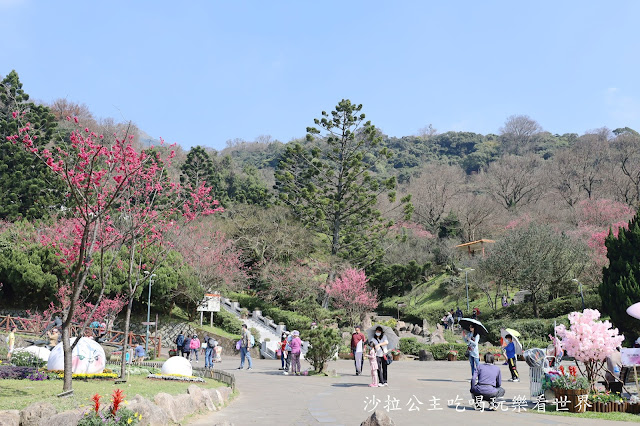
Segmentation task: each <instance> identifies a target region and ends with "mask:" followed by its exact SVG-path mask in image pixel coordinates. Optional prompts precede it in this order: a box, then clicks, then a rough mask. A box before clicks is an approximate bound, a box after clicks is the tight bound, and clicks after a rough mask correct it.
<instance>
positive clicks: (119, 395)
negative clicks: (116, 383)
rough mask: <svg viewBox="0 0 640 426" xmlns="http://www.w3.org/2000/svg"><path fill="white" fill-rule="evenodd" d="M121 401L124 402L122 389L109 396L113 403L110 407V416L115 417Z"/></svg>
mask: <svg viewBox="0 0 640 426" xmlns="http://www.w3.org/2000/svg"><path fill="white" fill-rule="evenodd" d="M122 401H124V393H123V392H122V389H116V390H114V391H113V394H111V402H112V403H113V405H112V406H111V415H112V416H115V415H116V413H117V412H118V409H119V408H120V404H122Z"/></svg>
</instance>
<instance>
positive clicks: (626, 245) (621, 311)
mask: <svg viewBox="0 0 640 426" xmlns="http://www.w3.org/2000/svg"><path fill="white" fill-rule="evenodd" d="M605 245H606V247H607V257H608V258H609V266H607V267H605V268H604V269H603V271H602V284H600V289H599V290H600V297H601V298H602V310H603V311H604V312H605V313H606V314H608V315H609V316H611V320H612V321H613V323H614V325H615V326H616V327H618V329H620V330H621V331H622V332H631V333H632V334H634V335H635V334H638V333H639V332H640V322H639V321H638V320H636V319H634V318H632V317H630V316H629V315H627V312H626V309H627V308H628V307H629V306H631V305H632V304H634V303H636V302H640V285H639V283H638V280H639V279H640V262H639V261H638V260H639V259H638V253H640V224H639V223H638V214H637V213H636V216H635V217H634V218H633V219H631V221H629V229H624V228H620V230H619V233H618V237H617V238H616V237H615V235H614V234H613V232H612V231H609V236H608V237H607V239H606V241H605Z"/></svg>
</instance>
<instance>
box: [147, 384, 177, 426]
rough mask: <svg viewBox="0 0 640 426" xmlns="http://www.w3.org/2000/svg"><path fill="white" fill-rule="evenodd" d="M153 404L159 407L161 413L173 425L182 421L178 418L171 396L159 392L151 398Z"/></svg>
mask: <svg viewBox="0 0 640 426" xmlns="http://www.w3.org/2000/svg"><path fill="white" fill-rule="evenodd" d="M153 402H155V403H156V405H157V406H158V407H160V409H161V410H162V412H163V413H164V414H165V415H166V416H167V418H168V419H169V420H171V421H172V422H173V423H178V422H179V421H180V420H182V417H178V413H177V410H176V402H175V401H174V399H173V396H171V395H169V394H168V393H165V392H160V393H158V394H156V396H155V397H154V398H153Z"/></svg>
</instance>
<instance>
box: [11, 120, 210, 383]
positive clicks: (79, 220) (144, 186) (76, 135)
mask: <svg viewBox="0 0 640 426" xmlns="http://www.w3.org/2000/svg"><path fill="white" fill-rule="evenodd" d="M13 116H14V118H15V119H16V120H20V119H21V117H22V116H23V115H22V114H21V112H20V111H16V112H15V113H14V114H13ZM67 120H68V121H69V122H75V123H76V124H77V123H78V119H77V118H74V119H73V120H72V119H71V118H70V117H67ZM30 127H31V125H30V124H29V123H26V124H22V123H19V129H18V134H16V135H12V136H9V137H8V139H9V140H10V141H12V142H14V143H19V144H21V145H22V146H23V147H24V148H25V149H26V150H27V151H28V152H31V153H32V154H33V155H35V156H37V157H38V158H40V159H42V161H43V162H44V163H45V164H46V165H47V166H48V167H49V168H50V170H51V171H52V172H53V174H54V175H55V176H57V177H58V178H59V179H61V180H62V182H64V183H65V184H66V189H67V197H68V199H69V203H68V205H66V206H61V212H62V213H64V216H65V217H68V218H69V219H66V220H63V221H60V222H59V227H58V229H57V230H56V232H54V233H53V235H51V234H46V233H45V234H44V236H43V239H42V243H43V244H45V245H48V246H51V247H53V248H55V249H56V251H57V255H58V257H59V258H60V262H61V263H62V264H63V265H65V267H66V271H65V278H64V282H63V283H62V284H63V285H64V286H65V287H68V289H69V293H68V304H67V305H66V308H65V309H64V310H63V312H62V314H63V317H62V323H63V324H62V345H63V351H64V373H65V374H64V385H63V391H65V392H71V391H72V390H73V388H72V380H71V370H72V360H71V354H72V350H73V347H74V346H75V344H77V342H78V339H76V341H75V342H74V343H73V344H72V343H71V324H72V322H73V319H74V318H75V317H76V310H77V309H79V307H80V305H81V303H80V297H81V294H82V292H83V291H84V290H85V289H86V288H87V286H86V285H85V284H86V283H87V279H88V278H89V276H90V269H91V267H92V265H96V266H97V268H98V270H99V273H98V276H97V279H99V280H100V283H101V286H100V291H99V294H97V295H94V296H95V300H94V302H93V303H94V305H93V312H92V314H91V315H88V316H87V318H86V320H85V321H84V322H83V324H82V325H81V327H80V331H79V333H78V334H79V335H83V334H84V329H85V328H86V327H87V325H88V324H89V322H90V319H91V318H92V317H93V316H94V315H95V312H96V311H97V310H98V309H99V307H100V303H101V301H102V297H103V295H104V291H105V284H106V276H107V275H108V274H109V272H110V270H112V268H113V267H114V265H116V266H122V265H120V264H117V262H115V259H116V258H117V256H108V255H107V253H108V251H109V250H113V251H115V252H120V250H121V249H123V247H124V248H126V249H127V253H128V258H129V265H128V280H127V281H128V290H129V292H128V294H127V299H128V305H127V318H126V328H128V325H129V324H128V323H129V317H130V312H131V304H132V301H133V297H134V295H135V294H136V290H137V288H138V285H139V283H140V275H141V273H142V271H143V270H146V269H147V268H146V265H142V260H141V259H142V254H144V252H145V249H146V248H149V247H152V246H157V245H161V246H162V245H163V242H164V239H163V237H164V235H165V234H166V233H167V232H168V231H169V230H170V229H173V228H176V227H178V226H179V224H180V223H181V222H188V221H192V220H194V219H196V218H197V217H198V216H199V215H201V214H209V213H212V212H213V211H215V204H216V202H215V201H214V200H213V198H212V196H211V194H210V190H209V188H207V187H205V186H204V185H201V186H200V187H199V188H194V189H192V188H184V187H181V186H180V185H178V184H175V183H172V182H169V181H168V179H167V177H166V176H167V173H166V169H165V167H166V164H167V163H168V162H169V161H170V159H171V158H172V157H173V155H174V152H173V151H171V152H170V153H169V154H168V155H167V156H166V157H165V158H161V157H160V154H158V153H157V152H153V151H151V152H145V151H141V152H138V151H136V150H135V149H134V148H133V146H132V141H133V136H131V135H128V134H125V135H123V136H121V137H118V135H114V137H113V138H111V137H107V138H105V137H104V136H103V135H98V134H96V133H94V132H92V131H90V130H89V129H88V128H84V129H81V128H76V130H74V131H73V133H72V134H71V136H70V139H69V141H59V143H57V144H55V145H54V147H53V150H52V151H50V150H49V149H47V148H43V147H42V144H39V143H36V142H37V141H36V140H35V137H34V138H32V137H31V134H30ZM170 203H174V204H173V206H169V204H170ZM160 251H161V250H160ZM109 258H111V260H109ZM158 260H159V259H158ZM157 264H158V263H157V262H155V263H154V265H152V268H155V267H156V266H157ZM143 266H144V267H143ZM152 270H153V269H152ZM123 343H124V345H125V346H126V339H125V341H124V342H123ZM124 350H126V347H125V348H124ZM123 358H124V357H123Z"/></svg>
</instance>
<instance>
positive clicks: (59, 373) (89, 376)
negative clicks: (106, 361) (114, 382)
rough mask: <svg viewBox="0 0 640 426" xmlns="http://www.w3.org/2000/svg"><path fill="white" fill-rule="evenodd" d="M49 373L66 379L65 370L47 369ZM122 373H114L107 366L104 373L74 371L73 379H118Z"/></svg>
mask: <svg viewBox="0 0 640 426" xmlns="http://www.w3.org/2000/svg"><path fill="white" fill-rule="evenodd" d="M46 372H47V373H48V374H55V375H56V376H57V377H56V378H57V379H64V371H62V370H47V371H46ZM118 377H120V375H118V374H116V373H114V372H113V371H112V370H109V369H108V368H105V369H104V371H103V372H102V373H92V374H86V373H73V374H72V375H71V378H72V379H78V380H109V379H117V378H118Z"/></svg>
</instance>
